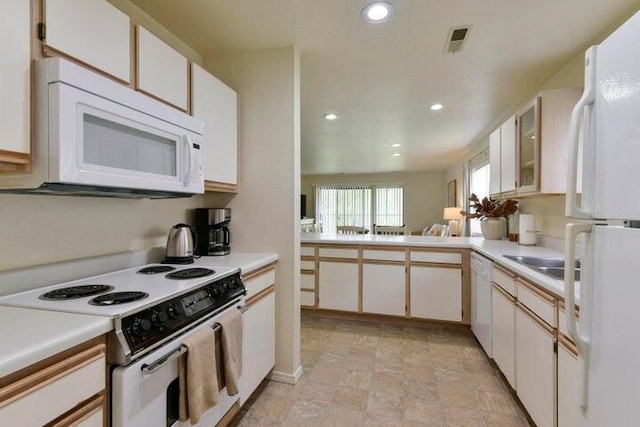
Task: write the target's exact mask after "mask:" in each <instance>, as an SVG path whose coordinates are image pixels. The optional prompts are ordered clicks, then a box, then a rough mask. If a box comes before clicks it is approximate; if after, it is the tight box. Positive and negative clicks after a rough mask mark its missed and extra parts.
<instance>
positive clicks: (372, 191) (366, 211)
mask: <svg viewBox="0 0 640 427" xmlns="http://www.w3.org/2000/svg"><path fill="white" fill-rule="evenodd" d="M403 193H404V191H403V188H402V187H401V186H397V185H396V186H374V185H317V186H316V221H317V222H318V223H321V224H322V228H323V230H326V231H334V232H335V231H336V227H337V226H339V225H353V226H358V227H365V228H368V229H371V227H372V226H373V224H376V225H403V224H404V215H403Z"/></svg>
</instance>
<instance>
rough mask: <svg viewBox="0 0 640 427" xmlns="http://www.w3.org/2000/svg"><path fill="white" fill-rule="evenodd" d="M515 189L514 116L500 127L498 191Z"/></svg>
mask: <svg viewBox="0 0 640 427" xmlns="http://www.w3.org/2000/svg"><path fill="white" fill-rule="evenodd" d="M515 189H516V116H515V115H513V116H511V117H509V119H508V120H507V121H506V122H504V123H503V124H502V126H500V191H501V192H502V193H506V192H509V191H515Z"/></svg>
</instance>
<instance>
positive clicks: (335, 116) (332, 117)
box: [322, 113, 338, 120]
mask: <svg viewBox="0 0 640 427" xmlns="http://www.w3.org/2000/svg"><path fill="white" fill-rule="evenodd" d="M322 117H324V118H325V119H327V120H335V119H337V118H338V115H337V114H334V113H327V114H325V115H324V116H322Z"/></svg>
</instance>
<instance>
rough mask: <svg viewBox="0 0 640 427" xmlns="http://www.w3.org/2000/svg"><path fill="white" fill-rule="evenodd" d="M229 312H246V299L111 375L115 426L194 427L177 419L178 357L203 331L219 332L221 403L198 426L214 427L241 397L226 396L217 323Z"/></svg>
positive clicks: (203, 417)
mask: <svg viewBox="0 0 640 427" xmlns="http://www.w3.org/2000/svg"><path fill="white" fill-rule="evenodd" d="M229 310H240V311H242V312H244V311H245V303H244V300H241V301H240V302H236V303H234V304H232V305H231V306H230V307H228V308H227V309H225V310H223V311H222V312H220V313H218V314H216V315H215V316H213V317H211V318H209V319H207V320H205V321H204V322H202V323H200V324H198V325H197V326H196V327H194V328H192V329H190V330H189V331H187V332H185V333H183V334H181V335H179V336H177V337H175V338H174V339H172V340H171V341H169V342H167V343H165V344H164V345H162V346H161V347H160V348H158V349H157V350H155V351H153V352H151V353H148V354H146V355H145V356H143V357H141V358H139V359H136V360H135V361H134V362H132V363H131V364H129V365H126V366H119V367H117V368H115V369H114V370H113V373H112V376H111V408H112V410H111V423H112V426H113V427H131V426H157V427H160V426H167V427H170V426H171V427H173V426H184V427H187V426H191V423H190V422H189V421H185V422H180V421H179V420H178V416H179V414H178V393H179V386H178V357H180V355H181V354H182V353H183V352H185V351H186V348H185V347H184V346H183V345H182V343H183V342H184V339H185V338H186V337H188V336H189V335H191V334H193V333H195V332H196V331H198V330H199V329H201V328H213V329H214V330H216V364H217V370H218V379H219V382H220V386H221V389H220V395H219V397H218V404H217V405H216V406H214V407H213V408H211V409H209V410H207V411H206V412H205V413H204V414H203V415H202V417H201V418H200V421H199V422H198V423H197V424H196V425H198V426H211V427H212V426H215V425H216V424H217V423H218V422H219V421H220V419H221V418H222V417H223V416H224V415H225V414H226V413H227V411H228V410H229V409H230V408H231V407H232V406H233V404H234V403H236V402H237V401H238V399H239V394H236V395H235V396H229V395H228V394H227V389H226V387H225V386H224V375H223V374H222V372H223V371H222V365H221V364H222V354H221V350H220V339H219V337H220V326H219V325H218V323H217V321H218V320H219V319H220V318H222V317H223V316H224V315H225V314H226V313H228V312H229Z"/></svg>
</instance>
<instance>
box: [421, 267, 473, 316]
mask: <svg viewBox="0 0 640 427" xmlns="http://www.w3.org/2000/svg"><path fill="white" fill-rule="evenodd" d="M410 275H411V277H410V284H409V286H410V295H411V317H420V318H423V319H437V320H450V321H454V322H460V321H462V273H461V270H460V269H459V268H443V267H417V266H411V273H410Z"/></svg>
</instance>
